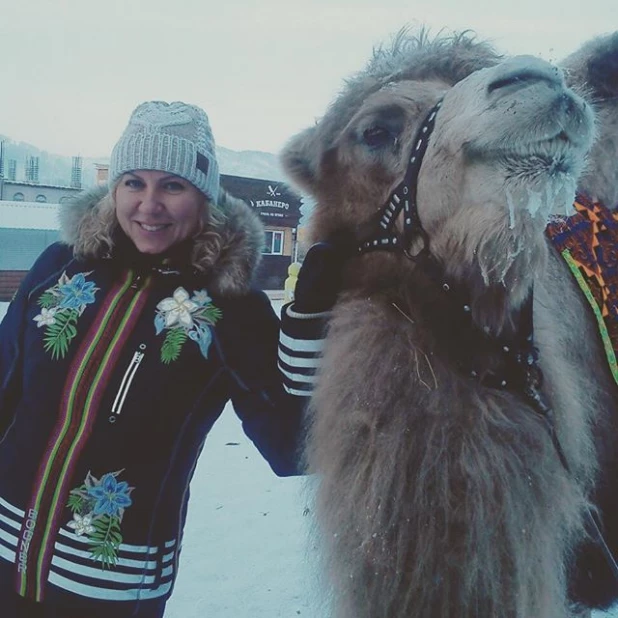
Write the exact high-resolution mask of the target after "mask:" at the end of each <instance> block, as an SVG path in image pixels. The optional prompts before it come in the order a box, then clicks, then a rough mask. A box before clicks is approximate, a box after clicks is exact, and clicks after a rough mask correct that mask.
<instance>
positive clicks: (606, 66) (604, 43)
mask: <svg viewBox="0 0 618 618" xmlns="http://www.w3.org/2000/svg"><path fill="white" fill-rule="evenodd" d="M561 65H562V66H563V67H564V68H565V69H566V78H567V81H568V82H569V85H571V86H575V87H579V88H583V91H584V92H589V93H591V94H592V95H593V97H594V98H595V99H608V98H613V97H616V95H618V32H614V33H613V34H609V35H605V36H600V37H597V38H595V39H592V40H591V41H588V42H587V43H585V44H584V45H583V46H582V47H581V48H580V49H578V50H577V51H576V52H575V53H573V54H571V55H570V56H569V57H568V58H566V59H565V60H564V61H563V62H562V63H561Z"/></svg>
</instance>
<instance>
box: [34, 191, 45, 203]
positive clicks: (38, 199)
mask: <svg viewBox="0 0 618 618" xmlns="http://www.w3.org/2000/svg"><path fill="white" fill-rule="evenodd" d="M46 201H47V198H46V197H45V196H44V195H42V194H41V193H39V194H38V195H37V196H36V198H35V202H46Z"/></svg>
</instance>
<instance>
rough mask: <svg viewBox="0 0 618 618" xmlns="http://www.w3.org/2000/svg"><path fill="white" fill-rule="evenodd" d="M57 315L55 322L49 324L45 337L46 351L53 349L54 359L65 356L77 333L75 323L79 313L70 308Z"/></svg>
mask: <svg viewBox="0 0 618 618" xmlns="http://www.w3.org/2000/svg"><path fill="white" fill-rule="evenodd" d="M55 317H56V321H55V323H54V324H50V325H49V326H47V328H46V330H45V337H44V339H43V341H44V346H43V347H44V348H45V351H46V352H49V351H51V355H52V359H54V360H56V359H58V358H64V357H65V355H66V353H67V350H68V349H69V343H71V340H72V339H73V337H75V335H77V328H76V327H75V325H76V324H77V318H78V317H79V314H78V312H77V310H76V309H70V310H68V311H62V312H58V313H57V314H56V316H55Z"/></svg>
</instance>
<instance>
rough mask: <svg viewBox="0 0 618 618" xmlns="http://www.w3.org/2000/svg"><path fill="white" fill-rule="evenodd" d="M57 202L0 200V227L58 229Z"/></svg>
mask: <svg viewBox="0 0 618 618" xmlns="http://www.w3.org/2000/svg"><path fill="white" fill-rule="evenodd" d="M58 209H59V204H48V203H41V202H12V201H5V200H0V228H2V229H18V230H58V229H59V228H60V223H59V221H58Z"/></svg>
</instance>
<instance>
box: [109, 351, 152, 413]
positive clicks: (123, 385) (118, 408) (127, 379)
mask: <svg viewBox="0 0 618 618" xmlns="http://www.w3.org/2000/svg"><path fill="white" fill-rule="evenodd" d="M140 347H141V346H140ZM143 359H144V352H135V353H134V354H133V358H132V359H131V362H130V363H129V366H128V367H127V370H126V371H125V373H124V376H123V377H122V381H121V382H120V388H119V389H118V392H117V393H116V398H115V399H114V403H113V404H112V416H110V417H109V422H110V423H115V422H116V418H117V417H118V416H119V415H120V412H122V407H123V406H124V402H125V399H126V397H127V394H128V392H129V389H130V388H131V383H132V382H133V378H134V377H135V374H136V373H137V370H138V368H139V365H140V363H141V362H142V360H143Z"/></svg>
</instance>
